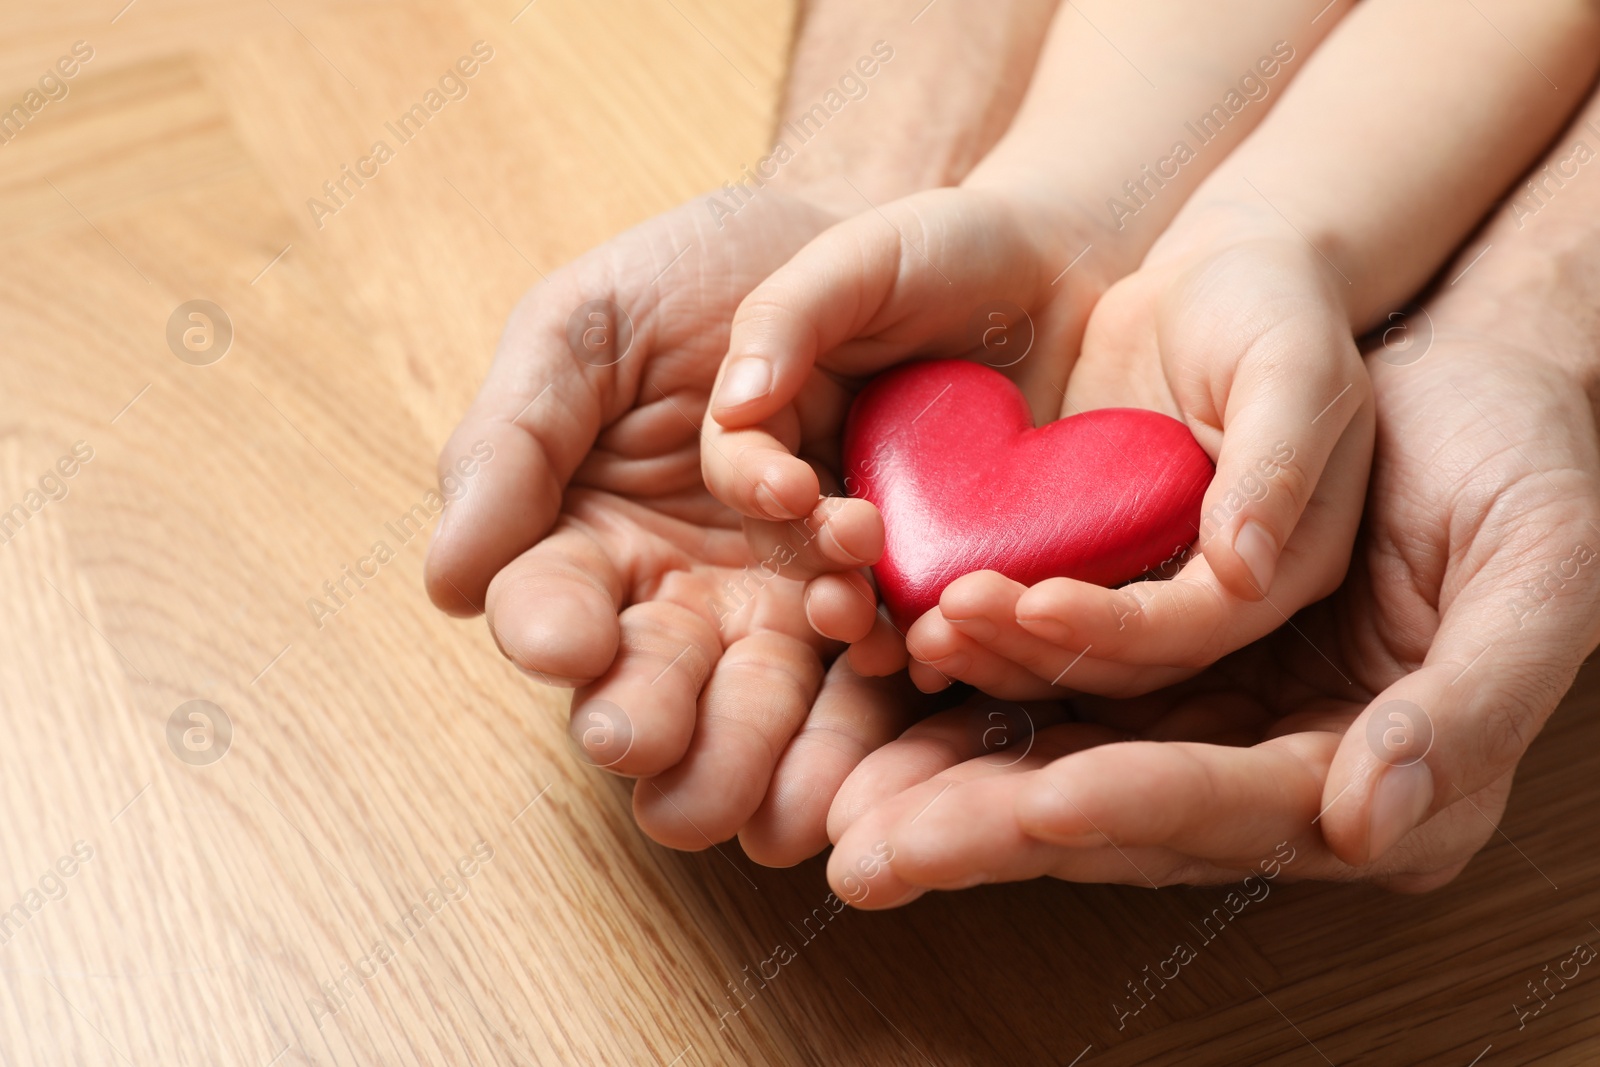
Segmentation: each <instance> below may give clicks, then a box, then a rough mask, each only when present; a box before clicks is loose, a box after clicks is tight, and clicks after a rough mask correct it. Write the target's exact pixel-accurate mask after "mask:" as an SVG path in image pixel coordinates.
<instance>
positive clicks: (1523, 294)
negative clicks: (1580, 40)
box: [1429, 94, 1600, 411]
mask: <svg viewBox="0 0 1600 1067" xmlns="http://www.w3.org/2000/svg"><path fill="white" fill-rule="evenodd" d="M1469 271H1470V279H1467V278H1465V277H1463V279H1462V284H1460V285H1451V284H1445V285H1443V286H1441V287H1440V290H1439V293H1438V295H1437V296H1436V297H1435V298H1434V299H1433V301H1432V302H1431V303H1430V305H1429V312H1430V314H1431V316H1432V319H1433V321H1432V323H1431V328H1432V329H1433V330H1434V331H1436V332H1437V333H1440V334H1450V335H1466V336H1468V337H1473V336H1476V337H1485V338H1490V339H1493V340H1494V341H1496V342H1499V343H1502V344H1506V345H1510V346H1513V347H1515V348H1518V349H1520V350H1522V351H1523V352H1526V353H1527V355H1528V358H1530V359H1542V360H1548V361H1551V362H1553V363H1555V364H1556V365H1558V366H1560V367H1562V368H1563V369H1564V370H1566V371H1568V372H1569V373H1571V374H1572V375H1573V376H1574V377H1575V378H1576V379H1577V380H1578V381H1579V382H1580V383H1581V384H1582V386H1583V388H1584V389H1585V391H1586V392H1587V393H1588V395H1589V398H1590V401H1591V404H1592V405H1593V406H1594V407H1595V408H1596V410H1597V411H1600V94H1596V95H1595V96H1594V97H1593V98H1591V99H1590V101H1589V103H1588V104H1587V105H1586V106H1585V107H1584V109H1583V110H1582V112H1581V113H1580V114H1579V115H1578V116H1577V117H1576V118H1575V119H1574V120H1573V122H1572V124H1571V125H1570V126H1569V127H1568V128H1567V129H1566V131H1565V132H1564V133H1562V134H1561V136H1560V137H1558V138H1557V139H1556V141H1555V143H1554V144H1553V145H1552V146H1551V148H1550V150H1549V152H1547V153H1546V154H1545V157H1544V158H1543V159H1542V160H1541V161H1540V162H1539V163H1537V164H1535V165H1534V167H1533V168H1532V169H1531V170H1530V171H1529V172H1528V173H1527V174H1526V175H1524V176H1523V180H1522V181H1521V182H1519V183H1518V184H1517V185H1516V186H1515V187H1513V188H1512V189H1511V191H1510V193H1509V195H1508V196H1507V198H1506V202H1505V204H1504V206H1503V207H1502V208H1501V209H1500V211H1499V212H1498V213H1497V214H1496V216H1495V217H1494V219H1493V220H1492V221H1491V222H1490V223H1489V225H1488V226H1486V227H1485V228H1484V230H1483V232H1482V233H1481V234H1479V235H1478V237H1477V238H1476V239H1474V240H1473V241H1472V242H1471V244H1470V245H1469V246H1468V247H1467V249H1466V250H1465V251H1464V252H1463V253H1462V254H1461V255H1460V256H1459V257H1458V260H1457V262H1456V264H1454V265H1452V266H1451V268H1450V269H1449V270H1448V271H1446V272H1445V274H1446V275H1447V276H1450V277H1455V276H1457V275H1464V274H1466V273H1467V272H1469Z"/></svg>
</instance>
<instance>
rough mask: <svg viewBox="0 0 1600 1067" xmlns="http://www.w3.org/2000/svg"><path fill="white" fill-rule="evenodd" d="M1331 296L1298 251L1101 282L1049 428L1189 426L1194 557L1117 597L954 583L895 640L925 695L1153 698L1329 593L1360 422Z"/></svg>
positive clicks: (981, 579)
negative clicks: (1104, 289) (1113, 414)
mask: <svg viewBox="0 0 1600 1067" xmlns="http://www.w3.org/2000/svg"><path fill="white" fill-rule="evenodd" d="M1343 287H1344V282H1343V280H1342V279H1341V277H1340V276H1339V274H1338V272H1337V270H1336V269H1335V268H1333V267H1332V266H1331V264H1329V263H1327V262H1326V261H1324V260H1323V259H1322V258H1321V257H1320V255H1319V254H1318V253H1317V252H1316V250H1315V249H1313V248H1311V247H1310V246H1309V245H1307V244H1305V243H1304V242H1303V241H1299V240H1298V239H1297V238H1293V237H1289V238H1278V237H1263V238H1260V239H1256V240H1252V241H1247V242H1244V243H1239V244H1230V245H1228V246H1226V247H1223V248H1221V249H1220V250H1217V251H1204V252H1200V251H1197V252H1193V253H1189V254H1178V255H1172V256H1166V257H1163V258H1160V259H1158V260H1157V261H1156V262H1154V263H1152V264H1150V265H1149V266H1147V267H1145V268H1144V269H1141V270H1140V271H1138V272H1137V273H1135V274H1133V275H1130V276H1129V277H1128V278H1126V279H1124V280H1123V281H1121V282H1119V283H1118V284H1117V285H1115V286H1114V287H1112V289H1111V290H1110V291H1109V292H1108V293H1107V294H1106V296H1105V297H1104V299H1102V300H1101V302H1100V304H1099V306H1098V307H1096V308H1095V311H1094V314H1093V316H1092V317H1091V318H1090V321H1089V325H1088V329H1087V332H1086V334H1085V337H1084V345H1083V352H1082V355H1081V356H1080V358H1079V360H1078V363H1077V366H1076V369H1075V370H1074V372H1073V376H1072V379H1071V381H1070V383H1069V385H1068V388H1067V393H1066V398H1065V404H1064V407H1063V410H1062V412H1061V414H1063V415H1071V414H1075V413H1076V412H1078V411H1082V410H1087V409H1092V408H1103V407H1114V406H1127V407H1145V408H1154V409H1156V410H1159V411H1165V412H1167V413H1168V414H1171V415H1173V416H1175V417H1177V418H1180V419H1182V420H1183V421H1184V422H1186V423H1187V424H1188V426H1189V428H1190V429H1191V430H1192V431H1193V432H1194V434H1195V436H1196V438H1197V439H1198V440H1199V441H1200V443H1201V445H1202V446H1203V447H1205V449H1206V450H1207V451H1208V452H1209V453H1210V454H1211V455H1212V456H1213V457H1214V458H1215V459H1216V461H1217V473H1216V477H1215V478H1214V479H1213V481H1212V483H1211V486H1210V488H1209V490H1208V491H1207V493H1206V497H1205V503H1204V505H1203V508H1202V519H1201V525H1200V529H1199V531H1198V533H1199V539H1198V547H1199V552H1198V553H1196V554H1195V555H1194V557H1193V558H1191V559H1189V560H1188V561H1187V562H1183V561H1182V560H1181V559H1180V558H1175V559H1174V560H1173V561H1172V562H1171V564H1170V565H1169V566H1167V567H1164V568H1163V569H1164V570H1166V571H1167V573H1158V574H1157V575H1156V576H1155V577H1154V578H1153V579H1149V580H1145V581H1140V582H1135V583H1133V584H1131V585H1127V586H1124V587H1122V588H1120V589H1104V588H1101V587H1099V586H1095V585H1090V584H1088V583H1085V582H1079V581H1073V580H1071V579H1067V578H1055V579H1051V580H1049V581H1046V582H1041V583H1040V584H1038V585H1036V586H1034V587H1033V588H1031V589H1028V588H1025V587H1023V586H1021V585H1020V584H1018V583H1016V582H1014V581H1011V580H1010V579H1007V578H1005V577H1003V576H1001V575H999V574H996V573H994V572H992V571H984V572H979V573H977V574H971V575H967V576H965V577H963V578H961V579H958V580H957V581H956V582H954V583H952V584H951V585H950V587H949V588H947V589H946V590H945V592H944V596H943V598H942V600H941V602H940V610H939V611H938V612H929V613H928V614H926V615H924V616H923V618H922V619H921V620H919V621H918V622H917V623H916V624H915V625H914V626H913V627H912V628H911V630H910V631H909V633H908V638H909V642H910V645H911V647H912V648H913V649H914V653H913V655H914V657H915V659H916V660H917V661H918V662H915V663H913V664H912V668H911V670H912V677H913V679H914V680H915V681H916V682H917V683H918V685H919V686H920V687H922V688H923V689H925V690H930V691H931V690H933V689H936V688H941V687H942V686H943V685H946V684H948V680H949V679H955V680H960V681H965V682H968V683H971V684H973V685H975V686H978V687H979V688H981V689H983V690H985V691H986V692H990V693H993V694H995V695H1000V696H1009V697H1017V698H1027V697H1030V696H1036V695H1040V692H1041V690H1040V683H1041V682H1045V683H1052V684H1054V685H1056V686H1063V687H1068V688H1071V689H1075V690H1080V691H1091V692H1096V693H1105V694H1126V693H1133V692H1148V691H1150V690H1152V689H1155V688H1158V687H1160V686H1163V685H1167V684H1170V683H1171V682H1174V681H1176V680H1178V679H1180V678H1182V677H1185V676H1187V675H1189V674H1192V673H1194V672H1195V671H1196V670H1198V669H1200V668H1202V667H1205V666H1207V665H1209V664H1210V663H1213V662H1215V661H1216V660H1217V659H1218V658H1220V657H1221V656H1223V655H1225V654H1227V653H1228V652H1231V651H1233V650H1235V649H1237V648H1240V647H1242V646H1244V645H1246V644H1248V643H1250V642H1251V641H1254V640H1256V639H1257V638H1259V637H1261V636H1263V635H1265V634H1267V633H1269V632H1271V631H1272V630H1275V629H1277V628H1278V627H1279V626H1282V625H1283V624H1284V623H1285V622H1286V621H1287V620H1288V619H1289V618H1290V616H1292V615H1293V614H1294V613H1295V612H1296V611H1298V610H1300V609H1301V608H1303V607H1305V606H1306V605H1307V604H1310V603H1312V602H1314V601H1317V600H1320V599H1322V598H1323V597H1325V596H1327V595H1328V594H1329V593H1331V592H1332V591H1333V590H1334V589H1335V588H1337V587H1338V585H1339V583H1340V581H1341V580H1342V579H1343V577H1344V573H1345V569H1346V566H1347V564H1348V561H1349V558H1350V549H1351V545H1352V544H1353V542H1354V539H1355V534H1356V528H1357V525H1358V523H1359V520H1360V515H1361V505H1362V499H1363V495H1364V493H1365V490H1366V483H1367V469H1368V464H1369V462H1370V460H1371V455H1372V426H1373V413H1372V400H1371V387H1370V384H1369V382H1368V378H1367V373H1366V369H1365V367H1364V366H1363V365H1362V362H1361V358H1360V355H1359V353H1358V352H1357V350H1356V346H1355V343H1354V341H1353V339H1352V337H1351V334H1350V327H1349V315H1348V312H1347V310H1346V308H1345V305H1344V303H1343V299H1342V294H1341V292H1340V290H1341V289H1342V288H1343ZM1175 547H1177V548H1181V546H1175ZM1180 568H1181V569H1180ZM1019 665H1020V666H1025V667H1026V668H1027V673H1026V674H1025V673H1024V672H1021V671H1019V670H1018V667H1019Z"/></svg>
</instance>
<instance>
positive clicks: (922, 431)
mask: <svg viewBox="0 0 1600 1067" xmlns="http://www.w3.org/2000/svg"><path fill="white" fill-rule="evenodd" d="M844 465H845V491H846V492H848V493H849V494H850V495H851V496H855V497H861V498H863V499H866V500H870V501H872V503H873V504H876V505H877V507H878V510H879V511H880V512H882V513H883V524H884V532H885V534H886V539H885V544H884V552H883V558H882V560H880V561H879V562H878V565H877V566H875V567H874V568H873V575H874V577H876V579H877V582H878V592H879V595H880V596H882V597H883V601H884V603H885V604H887V605H888V607H889V613H890V615H891V616H892V617H893V618H894V620H895V623H896V624H897V625H898V626H899V627H900V628H901V629H902V630H903V629H905V628H906V627H909V626H910V625H911V623H913V622H915V621H916V619H917V617H918V616H920V615H921V614H922V613H923V612H925V611H927V610H928V609H929V608H932V607H934V606H935V605H937V604H938V603H939V595H940V594H941V593H943V592H944V588H945V586H947V585H949V584H950V583H951V582H953V581H955V580H956V579H957V578H959V577H961V576H962V575H963V574H970V573H971V572H973V571H979V570H994V571H999V572H1000V573H1001V574H1004V575H1005V576H1006V577H1008V578H1011V579H1014V580H1015V581H1018V582H1021V583H1022V584H1024V585H1033V584H1035V583H1036V582H1041V581H1043V580H1044V579H1046V578H1057V577H1066V578H1076V579H1078V580H1080V581H1085V582H1094V583H1095V584H1097V585H1104V586H1112V585H1118V584H1120V583H1122V582H1126V581H1129V580H1131V579H1133V578H1137V577H1139V576H1140V575H1141V574H1144V573H1146V572H1147V571H1150V570H1152V569H1154V568H1156V567H1158V566H1160V565H1161V564H1162V563H1163V562H1165V561H1167V560H1170V559H1172V558H1173V557H1174V556H1175V555H1177V554H1178V553H1180V552H1181V551H1182V550H1183V549H1185V548H1187V547H1188V546H1189V545H1190V544H1192V543H1193V542H1194V540H1195V537H1196V535H1197V533H1198V530H1199V524H1200V502H1201V499H1202V497H1204V495H1205V491H1206V486H1207V485H1209V484H1210V482H1211V477H1212V474H1213V473H1214V468H1213V466H1212V464H1211V459H1210V457H1208V456H1207V455H1206V454H1205V451H1204V450H1203V449H1202V448H1201V447H1200V445H1199V443H1198V442H1196V441H1195V439H1194V436H1193V435H1192V434H1190V432H1189V429H1188V427H1186V426H1184V425H1183V423H1181V422H1179V421H1178V420H1176V419H1173V418H1169V417H1168V416H1166V415H1162V414H1160V413H1159V412H1155V411H1145V410H1142V409H1137V408H1106V409H1102V410H1098V411H1088V412H1084V413H1083V414H1081V415H1073V416H1070V417H1068V418H1065V419H1059V420H1057V421H1055V422H1052V423H1050V424H1048V425H1046V426H1041V427H1039V428H1038V429H1035V428H1034V425H1033V417H1032V415H1031V414H1030V413H1029V411H1028V405H1027V402H1026V401H1025V400H1024V399H1023V397H1022V392H1021V391H1020V390H1019V389H1018V388H1017V387H1016V386H1015V385H1014V384H1012V382H1011V380H1010V379H1008V378H1006V377H1005V376H1004V375H1002V374H1000V373H999V372H998V371H995V370H992V369H991V368H989V367H985V366H983V365H981V364H978V363H972V362H969V361H967V360H959V359H947V360H934V361H929V362H921V363H909V364H905V365H903V366H900V367H897V368H895V369H894V370H892V371H889V372H888V373H886V374H882V375H880V376H879V377H877V378H875V379H874V380H873V381H872V382H870V383H869V384H868V385H867V387H866V388H865V389H863V390H862V391H861V394H860V395H859V396H857V397H856V400H855V404H854V406H852V407H851V409H850V417H849V420H848V421H847V422H846V424H845V433H844Z"/></svg>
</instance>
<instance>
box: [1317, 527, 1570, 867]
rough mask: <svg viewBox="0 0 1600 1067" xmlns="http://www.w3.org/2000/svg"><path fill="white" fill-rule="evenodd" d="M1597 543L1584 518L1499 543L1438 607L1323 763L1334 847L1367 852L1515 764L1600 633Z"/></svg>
mask: <svg viewBox="0 0 1600 1067" xmlns="http://www.w3.org/2000/svg"><path fill="white" fill-rule="evenodd" d="M1528 518H1529V517H1528V516H1524V517H1523V520H1524V521H1526V520H1527V519H1528ZM1546 531H1548V528H1546ZM1597 545H1600V537H1597V535H1596V533H1595V532H1594V531H1593V530H1592V529H1586V528H1585V524H1582V523H1575V524H1566V525H1564V526H1563V527H1562V528H1560V529H1559V530H1558V531H1557V532H1555V533H1548V532H1541V534H1540V535H1539V536H1538V539H1537V543H1536V544H1532V545H1530V544H1528V543H1527V542H1526V540H1523V541H1522V543H1521V544H1516V545H1515V546H1513V545H1512V544H1509V543H1508V544H1505V545H1502V546H1500V548H1499V549H1498V550H1497V552H1496V555H1495V557H1493V558H1491V559H1490V560H1489V561H1488V562H1487V563H1485V564H1484V566H1483V567H1482V568H1481V569H1480V570H1479V571H1478V573H1477V574H1476V575H1474V576H1473V578H1472V579H1471V580H1470V581H1469V582H1468V584H1467V585H1466V587H1465V588H1463V589H1462V590H1461V592H1460V593H1459V594H1457V595H1456V596H1455V597H1454V599H1453V600H1451V601H1450V602H1449V603H1448V604H1447V605H1446V606H1445V608H1444V611H1443V614H1442V615H1441V617H1440V620H1439V628H1438V632H1437V634H1436V635H1435V637H1434V640H1433V644H1432V646H1431V647H1430V648H1429V650H1428V654H1427V657H1426V659H1425V660H1424V662H1423V665H1422V666H1421V667H1420V668H1419V669H1418V670H1416V671H1414V672H1413V673H1411V674H1408V675H1406V676H1405V677H1403V678H1401V679H1400V680H1398V681H1397V682H1395V683H1394V684H1393V685H1391V686H1389V687H1388V688H1387V689H1385V690H1384V691H1383V692H1382V693H1379V694H1378V696H1377V698H1376V699H1374V700H1373V701H1372V703H1371V704H1369V705H1368V706H1367V708H1366V710H1365V711H1363V712H1362V714H1361V715H1360V716H1359V717H1357V719H1356V720H1355V722H1354V723H1352V724H1351V726H1350V729H1349V730H1348V731H1347V732H1346V734H1345V736H1344V739H1343V741H1342V742H1341V743H1340V746H1339V751H1338V753H1337V754H1336V755H1335V757H1334V760H1333V764H1332V766H1331V768H1330V769H1329V773H1328V780H1327V784H1326V785H1325V786H1324V791H1323V798H1322V804H1323V814H1322V817H1321V822H1322V832H1323V836H1324V837H1325V838H1326V840H1327V842H1328V844H1329V846H1330V847H1331V848H1332V849H1333V851H1334V852H1335V854H1337V855H1338V856H1339V858H1340V859H1342V860H1344V861H1345V862H1346V863H1349V864H1351V865H1353V866H1363V865H1365V864H1367V863H1370V862H1371V861H1373V860H1375V859H1377V858H1378V857H1379V856H1381V855H1383V854H1384V853H1385V852H1387V851H1388V850H1389V849H1390V848H1391V847H1393V846H1394V845H1395V844H1396V843H1397V842H1398V841H1400V840H1401V839H1402V838H1404V837H1405V836H1406V835H1407V834H1409V833H1410V832H1411V831H1412V830H1413V829H1415V828H1416V827H1417V826H1418V825H1420V824H1421V823H1422V822H1424V821H1426V820H1427V819H1428V818H1429V817H1430V816H1432V815H1433V814H1434V813H1435V812H1438V811H1440V810H1442V809H1444V808H1446V807H1449V806H1450V805H1451V804H1454V803H1456V802H1458V801H1460V800H1462V799H1463V798H1470V797H1472V796H1473V795H1474V794H1475V793H1477V792H1478V791H1480V790H1482V789H1484V788H1486V787H1488V786H1489V785H1491V784H1493V783H1494V782H1495V781H1497V780H1499V779H1501V778H1503V777H1505V776H1506V775H1508V774H1509V773H1510V772H1511V771H1513V770H1514V769H1515V768H1516V766H1517V764H1518V762H1519V761H1520V760H1521V759H1522V755H1523V753H1524V752H1525V751H1526V750H1527V747H1528V745H1529V743H1530V742H1532V740H1533V738H1534V737H1535V736H1536V735H1537V734H1538V733H1539V731H1540V729H1542V728H1543V726H1544V724H1545V721H1546V720H1547V719H1549V717H1550V714H1551V712H1553V711H1554V710H1555V707H1556V705H1557V704H1558V703H1559V702H1560V700H1561V697H1562V696H1563V694H1564V693H1565V692H1566V689H1567V687H1568V686H1569V685H1570V684H1571V682H1572V679H1573V676H1574V675H1575V674H1576V673H1577V669H1578V667H1579V666H1580V665H1581V664H1582V662H1583V660H1584V658H1585V657H1586V656H1587V655H1588V654H1589V652H1590V651H1592V650H1593V648H1594V647H1595V644H1596V642H1597V640H1600V610H1597V609H1600V550H1597ZM1488 817H1489V816H1487V815H1485V818H1488Z"/></svg>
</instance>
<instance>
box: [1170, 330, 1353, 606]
mask: <svg viewBox="0 0 1600 1067" xmlns="http://www.w3.org/2000/svg"><path fill="white" fill-rule="evenodd" d="M1333 331H1338V332H1333ZM1307 332H1309V331H1296V330H1284V331H1278V333H1281V334H1282V335H1283V341H1284V344H1285V345H1287V346H1289V349H1290V350H1285V351H1267V352H1263V351H1261V349H1263V348H1269V347H1272V346H1273V345H1274V344H1275V343H1276V340H1277V333H1271V334H1268V335H1267V338H1266V339H1264V340H1263V341H1261V342H1259V343H1258V344H1257V345H1256V346H1255V347H1254V348H1253V349H1252V351H1251V353H1250V354H1249V356H1248V357H1246V358H1245V359H1244V360H1242V361H1241V363H1240V365H1239V367H1238V370H1237V373H1236V377H1235V379H1234V382H1233V387H1232V389H1231V391H1230V393H1229V397H1228V411H1227V414H1226V416H1225V419H1226V421H1225V425H1224V429H1223V438H1222V448H1221V452H1220V454H1219V455H1218V457H1217V473H1216V477H1215V478H1213V479H1212V482H1211V485H1210V487H1209V488H1208V489H1207V490H1206V495H1205V501H1204V503H1203V504H1202V508H1201V530H1200V534H1201V548H1202V551H1203V552H1204V553H1205V557H1206V559H1207V560H1208V561H1209V562H1210V564H1211V569H1212V571H1213V572H1214V573H1215V574H1216V576H1217V580H1218V581H1219V582H1220V583H1221V584H1222V585H1223V587H1224V588H1226V589H1227V590H1228V591H1229V592H1231V593H1232V594H1233V595H1235V596H1237V597H1240V598H1242V599H1245V600H1261V599H1265V598H1266V597H1268V596H1270V595H1271V593H1272V589H1273V586H1274V584H1275V582H1276V581H1277V579H1278V570H1279V567H1278V564H1279V558H1280V556H1281V555H1282V553H1283V549H1284V546H1285V545H1286V544H1288V542H1289V537H1290V535H1292V534H1293V533H1294V530H1295V526H1296V525H1297V524H1298V523H1299V521H1300V517H1301V514H1302V513H1303V512H1304V511H1305V509H1306V505H1307V504H1309V503H1310V501H1311V497H1312V494H1313V493H1314V492H1315V491H1316V488H1317V483H1318V480H1319V479H1320V478H1321V477H1322V473H1323V470H1324V468H1325V467H1326V465H1327V463H1328V459H1329V457H1330V456H1331V455H1332V454H1333V451H1334V448H1335V446H1337V445H1338V444H1339V442H1340V439H1341V438H1342V437H1343V436H1344V435H1345V433H1346V430H1347V428H1352V424H1354V427H1353V428H1354V429H1355V431H1356V432H1358V433H1363V432H1364V433H1366V434H1368V435H1370V433H1371V429H1370V421H1371V420H1370V409H1371V392H1372V390H1371V385H1370V384H1369V382H1368V380H1367V376H1366V372H1365V370H1364V369H1363V368H1362V366H1361V364H1360V361H1359V359H1358V357H1357V355H1356V348H1355V342H1354V340H1353V339H1352V338H1351V337H1350V334H1349V331H1348V329H1344V328H1343V327H1337V326H1331V327H1329V331H1328V332H1326V333H1324V335H1323V336H1320V337H1311V338H1308V337H1307V336H1306V334H1307ZM1307 349H1309V351H1307ZM1363 413H1365V415H1363ZM1365 451H1366V456H1367V459H1370V448H1369V449H1368V450H1365ZM1362 466H1363V468H1365V466H1366V461H1365V460H1363V461H1362Z"/></svg>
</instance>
